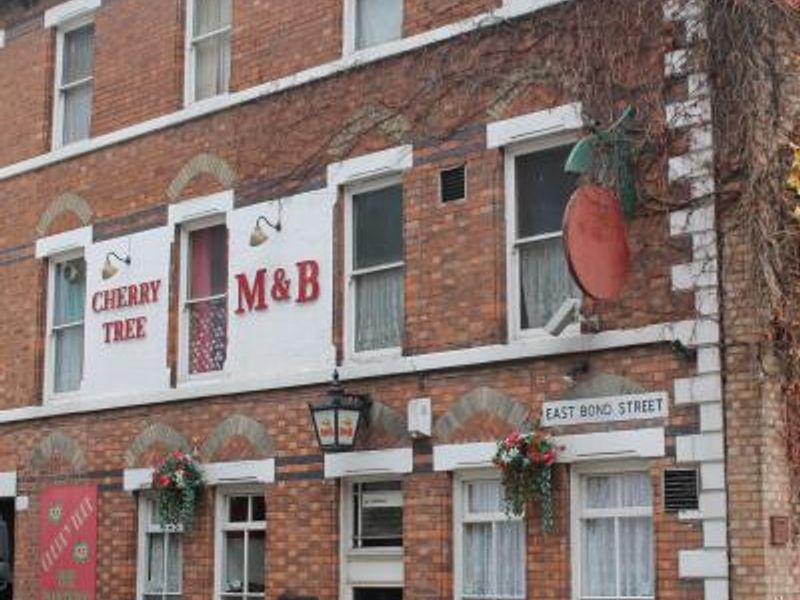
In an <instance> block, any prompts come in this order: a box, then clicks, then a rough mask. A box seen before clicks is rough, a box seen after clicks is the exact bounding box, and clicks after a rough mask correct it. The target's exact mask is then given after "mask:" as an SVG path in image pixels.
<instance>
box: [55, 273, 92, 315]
mask: <svg viewBox="0 0 800 600" xmlns="http://www.w3.org/2000/svg"><path fill="white" fill-rule="evenodd" d="M54 284H55V290H54V294H53V295H54V302H55V307H54V310H53V325H54V326H56V327H58V326H59V325H68V324H70V323H82V322H83V316H84V315H83V313H84V303H85V301H86V262H85V261H84V260H83V258H76V259H74V260H69V261H66V262H63V263H58V264H56V265H55V282H54Z"/></svg>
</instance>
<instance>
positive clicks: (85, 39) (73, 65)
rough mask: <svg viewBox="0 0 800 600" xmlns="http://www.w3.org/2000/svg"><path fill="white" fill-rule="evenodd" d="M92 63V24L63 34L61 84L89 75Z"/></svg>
mask: <svg viewBox="0 0 800 600" xmlns="http://www.w3.org/2000/svg"><path fill="white" fill-rule="evenodd" d="M93 64H94V25H93V24H92V25H86V26H85V27H81V28H80V29H74V30H73V31H69V32H67V33H65V34H64V56H63V71H62V77H61V85H62V86H63V85H67V84H69V83H72V82H73V81H79V80H81V79H85V78H86V77H91V75H92V66H93Z"/></svg>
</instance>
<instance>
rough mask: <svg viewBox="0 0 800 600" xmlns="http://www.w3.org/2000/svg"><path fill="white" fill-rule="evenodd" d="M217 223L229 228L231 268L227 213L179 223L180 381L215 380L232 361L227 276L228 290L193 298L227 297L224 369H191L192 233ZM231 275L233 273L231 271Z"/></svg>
mask: <svg viewBox="0 0 800 600" xmlns="http://www.w3.org/2000/svg"><path fill="white" fill-rule="evenodd" d="M217 225H224V226H225V228H226V229H227V231H228V234H227V249H228V262H227V269H228V271H230V263H231V261H230V243H231V239H230V236H231V232H230V226H229V224H228V219H227V214H226V213H223V214H215V215H211V216H206V217H202V218H197V219H194V220H189V221H184V222H182V223H180V224H179V228H180V229H179V233H178V236H179V243H180V277H179V279H180V282H179V285H178V293H179V298H180V304H179V309H178V310H179V313H180V316H179V319H178V344H179V346H178V373H179V378H178V381H179V382H181V383H188V382H202V381H209V380H211V381H214V380H218V379H221V378H223V377H225V376H226V375H227V373H228V372H229V365H230V334H231V330H230V325H231V323H230V306H228V304H227V303H228V302H229V301H230V298H229V296H230V289H229V288H230V277H228V278H227V279H226V282H225V293H224V294H218V295H216V296H209V297H208V298H202V299H194V300H193V301H192V302H194V303H196V302H208V301H210V300H216V299H219V298H225V300H226V307H227V311H226V312H227V318H228V322H227V325H226V328H227V335H226V349H225V364H224V365H223V367H222V369H221V370H219V371H211V372H209V373H195V374H190V373H189V345H190V340H189V310H188V304H189V302H190V300H189V236H190V234H191V233H192V232H194V231H198V230H200V229H207V228H209V227H215V226H217ZM228 275H229V276H230V273H228Z"/></svg>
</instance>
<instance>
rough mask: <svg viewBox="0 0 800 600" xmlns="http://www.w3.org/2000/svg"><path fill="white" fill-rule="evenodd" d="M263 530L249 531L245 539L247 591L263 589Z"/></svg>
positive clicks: (261, 590)
mask: <svg viewBox="0 0 800 600" xmlns="http://www.w3.org/2000/svg"><path fill="white" fill-rule="evenodd" d="M265 537H266V535H265V533H264V532H263V531H251V532H250V534H249V536H248V539H247V581H248V583H247V591H248V592H259V593H261V592H263V591H264V539H265Z"/></svg>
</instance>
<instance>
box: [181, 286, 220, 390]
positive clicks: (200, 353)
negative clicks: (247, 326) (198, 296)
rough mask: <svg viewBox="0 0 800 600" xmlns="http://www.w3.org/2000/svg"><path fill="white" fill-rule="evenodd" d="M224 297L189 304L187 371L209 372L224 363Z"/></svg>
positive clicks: (191, 372)
mask: <svg viewBox="0 0 800 600" xmlns="http://www.w3.org/2000/svg"><path fill="white" fill-rule="evenodd" d="M227 329H228V306H227V301H226V299H225V298H219V299H217V300H207V301H204V302H197V303H195V304H191V305H190V306H189V373H190V374H192V375H194V374H198V373H212V372H214V371H221V370H222V368H223V367H224V366H225V358H226V354H227V349H226V347H227V339H228V333H227Z"/></svg>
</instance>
